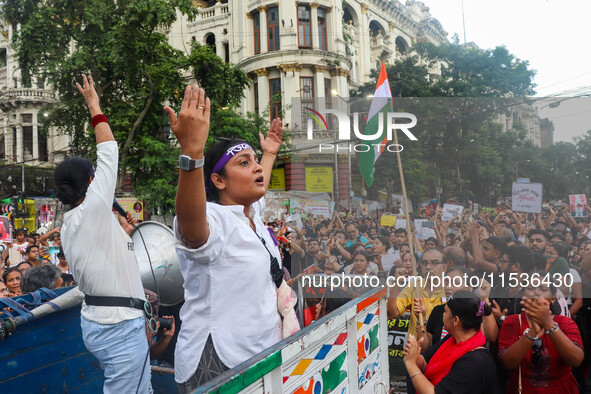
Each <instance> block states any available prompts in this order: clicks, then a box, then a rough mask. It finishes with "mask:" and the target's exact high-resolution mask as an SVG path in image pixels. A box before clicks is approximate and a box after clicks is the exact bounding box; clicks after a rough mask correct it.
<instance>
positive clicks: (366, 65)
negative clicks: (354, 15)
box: [359, 3, 373, 81]
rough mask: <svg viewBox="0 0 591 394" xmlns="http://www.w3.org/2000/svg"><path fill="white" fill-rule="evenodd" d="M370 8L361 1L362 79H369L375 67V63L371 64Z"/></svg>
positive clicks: (360, 44) (360, 43)
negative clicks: (368, 15) (368, 12)
mask: <svg viewBox="0 0 591 394" xmlns="http://www.w3.org/2000/svg"><path fill="white" fill-rule="evenodd" d="M368 8H369V6H368V5H366V4H365V3H361V17H360V18H359V51H360V53H359V58H360V59H361V64H360V65H359V69H360V70H359V71H360V73H359V77H360V78H361V80H362V81H367V80H369V72H370V70H371V69H372V68H373V64H371V62H372V61H371V44H370V37H369V20H368V17H367V10H368Z"/></svg>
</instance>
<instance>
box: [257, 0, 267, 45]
mask: <svg viewBox="0 0 591 394" xmlns="http://www.w3.org/2000/svg"><path fill="white" fill-rule="evenodd" d="M257 10H259V13H260V18H261V53H267V52H269V39H268V38H267V36H268V35H267V6H261V7H258V8H257Z"/></svg>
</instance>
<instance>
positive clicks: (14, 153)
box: [0, 21, 70, 195]
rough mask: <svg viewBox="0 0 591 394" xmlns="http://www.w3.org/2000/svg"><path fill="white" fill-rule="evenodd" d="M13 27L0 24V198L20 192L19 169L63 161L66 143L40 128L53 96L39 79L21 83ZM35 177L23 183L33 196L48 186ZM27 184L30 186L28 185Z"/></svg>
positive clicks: (41, 176) (53, 132)
mask: <svg viewBox="0 0 591 394" xmlns="http://www.w3.org/2000/svg"><path fill="white" fill-rule="evenodd" d="M12 34H13V27H12V26H10V25H9V24H8V23H6V22H4V21H2V22H0V164H1V165H2V175H3V176H2V177H3V178H4V179H2V180H1V182H0V194H2V195H5V194H12V193H15V192H17V191H21V188H22V185H23V182H22V179H21V174H22V171H21V168H20V167H21V166H22V164H23V163H24V164H25V165H26V166H34V167H36V168H38V167H53V166H54V165H55V164H56V163H59V162H60V161H61V160H63V157H64V155H65V154H66V153H67V152H68V149H69V145H70V140H69V138H68V137H67V136H64V135H58V133H57V132H56V131H55V130H53V129H51V130H44V129H43V127H42V117H43V116H44V111H43V108H44V107H45V106H47V105H48V104H50V103H53V102H55V97H56V95H55V92H54V91H53V90H51V89H50V88H49V87H48V86H46V84H45V82H44V81H43V80H40V79H33V81H32V83H30V84H25V83H23V81H22V79H21V76H20V72H19V69H18V64H17V60H16V57H15V56H14V51H13V50H12V49H11V46H10V41H11V39H12ZM33 172H35V173H36V174H37V175H36V176H34V178H32V179H28V180H27V183H29V184H30V183H31V182H32V183H35V184H37V185H38V186H39V187H36V188H35V190H36V191H37V192H42V191H44V188H45V187H44V186H43V185H46V184H48V183H47V179H45V178H46V176H45V175H39V171H33ZM31 175H32V173H31ZM29 181H30V182H29Z"/></svg>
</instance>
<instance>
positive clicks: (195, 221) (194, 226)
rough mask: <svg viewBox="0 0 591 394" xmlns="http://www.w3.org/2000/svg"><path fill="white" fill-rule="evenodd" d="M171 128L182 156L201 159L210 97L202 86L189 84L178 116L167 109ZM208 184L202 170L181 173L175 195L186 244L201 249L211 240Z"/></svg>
mask: <svg viewBox="0 0 591 394" xmlns="http://www.w3.org/2000/svg"><path fill="white" fill-rule="evenodd" d="M164 110H165V111H166V113H167V114H168V118H169V120H170V128H171V130H172V132H173V133H174V135H175V136H176V138H177V139H178V141H179V144H180V146H181V155H186V156H189V157H190V158H192V159H202V158H203V155H204V151H205V143H206V141H207V136H208V134H209V113H210V102H209V98H206V97H205V91H204V90H203V89H201V88H199V85H197V84H194V85H192V86H191V85H189V86H187V89H185V97H184V99H183V103H182V105H181V112H180V113H179V115H178V117H177V115H176V114H175V112H174V111H173V110H172V108H170V107H164ZM205 206H206V198H205V181H204V175H203V167H200V168H197V169H194V170H190V171H184V170H179V183H178V188H177V194H176V214H177V224H178V228H179V231H180V233H181V236H182V238H183V241H184V243H185V244H186V245H187V246H189V247H191V248H198V247H199V246H201V245H203V244H204V243H205V242H207V239H208V238H209V226H208V224H207V218H206V211H205Z"/></svg>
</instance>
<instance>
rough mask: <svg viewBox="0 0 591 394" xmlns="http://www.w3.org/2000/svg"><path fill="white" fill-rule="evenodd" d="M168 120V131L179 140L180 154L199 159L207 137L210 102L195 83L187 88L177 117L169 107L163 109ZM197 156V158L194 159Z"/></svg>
mask: <svg viewBox="0 0 591 394" xmlns="http://www.w3.org/2000/svg"><path fill="white" fill-rule="evenodd" d="M164 110H165V111H166V113H167V114H168V119H169V120H170V129H171V130H172V132H173V133H174V135H175V136H176V138H177V139H178V140H179V144H180V145H181V153H182V154H186V155H188V156H191V157H193V158H194V159H198V158H201V156H202V155H203V151H204V150H205V143H206V142H207V136H208V135H209V114H210V102H209V98H207V97H205V90H203V89H202V88H200V87H199V85H198V84H197V83H194V84H193V85H189V86H187V89H185V97H184V99H183V103H182V104H181V112H180V113H179V115H178V117H177V115H176V114H175V112H174V110H173V109H172V108H170V107H164ZM196 156H199V157H196Z"/></svg>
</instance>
